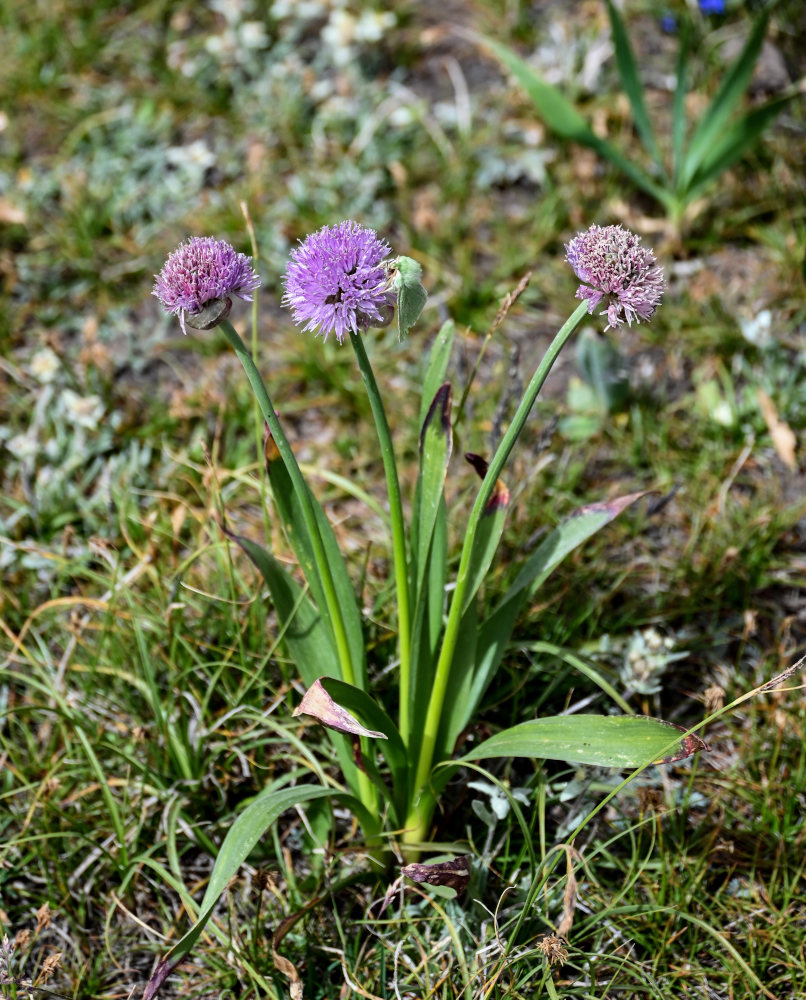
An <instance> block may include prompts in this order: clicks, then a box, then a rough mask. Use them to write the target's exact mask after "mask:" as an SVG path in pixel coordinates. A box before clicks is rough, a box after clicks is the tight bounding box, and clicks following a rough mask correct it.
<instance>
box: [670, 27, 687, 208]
mask: <svg viewBox="0 0 806 1000" xmlns="http://www.w3.org/2000/svg"><path fill="white" fill-rule="evenodd" d="M688 40H689V24H688V21H687V20H685V21H683V23H682V25H681V26H680V48H679V49H678V51H677V76H676V77H675V80H676V82H675V88H674V99H673V101H672V184H673V186H674V189H675V191H677V189H678V185H679V183H680V177H681V172H682V170H683V148H684V146H685V141H686V84H687V83H688Z"/></svg>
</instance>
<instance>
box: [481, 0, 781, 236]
mask: <svg viewBox="0 0 806 1000" xmlns="http://www.w3.org/2000/svg"><path fill="white" fill-rule="evenodd" d="M619 6H621V5H617V4H616V3H614V2H613V0H607V12H608V14H609V17H610V28H611V34H612V38H613V48H614V51H615V62H616V69H617V71H618V74H619V78H620V80H621V90H622V92H623V93H624V94H625V95H626V97H627V99H628V100H629V102H630V109H631V111H632V117H633V122H634V124H635V130H636V132H637V133H638V137H639V139H640V140H641V144H642V145H643V147H644V153H645V157H644V160H645V161H646V165H643V164H642V163H641V162H640V157H639V158H636V157H635V156H634V155H632V154H631V153H630V152H629V151H626V150H624V149H622V148H621V147H619V146H618V145H616V144H615V143H614V142H612V141H611V140H609V139H603V138H602V137H601V136H600V135H599V134H598V133H597V132H595V131H594V130H593V129H592V128H591V126H590V125H589V124H588V122H587V121H586V120H585V118H584V116H583V114H582V113H581V112H580V111H579V110H578V109H577V107H576V106H575V105H574V104H573V103H572V102H571V101H569V100H568V98H566V97H565V96H564V94H563V93H562V91H561V90H560V89H559V88H558V87H555V86H554V85H553V84H551V83H549V82H548V81H547V80H545V79H544V78H543V77H542V76H541V75H540V74H539V73H538V72H537V71H536V70H535V69H534V67H533V66H532V65H531V64H530V63H529V62H527V61H526V60H525V59H522V58H521V57H520V56H519V55H517V54H516V53H515V52H513V51H512V50H511V49H509V48H508V47H507V46H506V45H503V44H502V43H501V42H498V41H496V40H494V39H492V38H485V39H484V40H483V41H484V44H485V46H486V47H487V48H489V49H490V50H491V51H492V52H493V54H494V55H495V56H496V57H497V58H498V59H499V60H500V62H501V63H502V65H503V66H504V67H505V68H506V69H507V70H509V72H510V73H511V74H512V75H513V77H514V78H515V79H516V80H517V81H518V82H519V83H520V85H521V86H522V87H523V89H524V90H525V92H526V93H527V94H528V96H529V98H530V100H531V101H532V104H533V105H534V108H535V110H536V112H537V114H538V115H539V117H540V118H541V120H542V121H543V123H544V124H545V125H546V127H547V128H549V129H550V130H551V131H552V132H554V134H555V135H556V136H558V137H559V138H560V139H565V140H567V141H571V142H575V143H579V144H581V145H583V146H587V147H588V148H589V149H592V150H593V151H594V152H595V153H597V154H598V155H599V156H601V157H603V158H604V159H606V160H608V161H609V162H610V163H611V164H612V166H613V167H615V169H616V170H619V171H620V172H621V173H622V174H623V175H624V176H625V177H627V178H629V180H630V181H631V182H632V183H633V184H634V185H635V186H636V187H638V188H641V190H643V191H644V192H646V193H647V194H648V195H650V197H652V198H654V199H655V200H656V201H657V202H658V203H659V204H660V205H662V206H663V208H664V209H665V211H666V214H667V216H668V218H669V220H670V222H671V223H672V225H673V228H674V229H675V230H676V231H678V232H679V231H680V230H682V228H683V226H684V223H685V221H686V218H687V216H689V215H692V214H693V213H694V212H695V211H697V206H698V204H699V203H700V199H701V198H702V197H703V195H704V194H705V193H706V192H707V190H708V189H709V188H710V187H712V186H713V185H714V184H715V182H716V180H717V178H718V177H719V176H720V175H721V174H723V173H724V172H725V171H726V170H727V169H728V168H729V167H731V166H733V164H734V163H736V162H737V161H738V160H740V159H741V157H743V156H744V155H745V153H747V152H748V151H749V150H751V149H752V148H753V146H755V145H756V144H757V143H758V142H759V140H760V138H761V135H762V133H763V132H764V129H765V128H766V127H767V126H768V125H769V124H770V123H771V122H772V121H773V120H774V119H775V117H776V116H777V115H778V114H780V112H781V111H783V109H784V108H785V107H786V105H787V104H788V103H789V101H791V100H792V99H793V98H795V97H797V96H798V95H799V93H800V88H799V86H798V85H797V84H794V85H792V86H791V87H789V88H788V89H787V90H786V91H785V92H784V93H783V94H779V95H776V96H775V97H773V98H772V99H771V100H769V101H768V102H767V103H766V104H762V105H757V106H754V107H751V108H750V109H748V110H746V111H744V110H740V107H741V104H742V102H743V101H745V103H746V95H747V91H748V89H749V86H750V81H751V79H752V76H753V70H754V68H755V65H756V62H757V60H758V57H759V55H760V53H761V49H762V45H763V43H764V36H765V34H766V32H767V26H768V24H769V20H770V16H771V14H772V11H773V9H774V8H775V6H776V5H775V4H774V3H769V4H759V8H760V9H759V13H758V15H757V17H756V19H755V21H754V23H753V25H752V27H751V28H750V31H749V33H748V35H747V40H746V42H745V45H744V47H743V48H742V51H741V52H740V53H739V55H738V56H737V57H736V59H735V60H734V62H733V63H732V64H731V65H730V66H726V67H725V70H724V72H723V73H722V74H721V79H720V83H719V86H718V87H717V89H716V91H715V93H714V94H713V97H712V98H711V100H710V102H709V103H708V104H707V105H706V106H705V107H704V110H703V111H702V112H701V113H700V114H699V116H698V118H697V120H696V121H693V122H690V121H688V120H687V115H688V111H689V109H690V107H691V106H692V103H693V102H692V101H690V100H688V93H687V91H688V87H689V82H690V79H691V76H692V73H691V64H690V55H691V48H692V46H691V35H692V31H693V30H695V28H694V27H693V26H692V24H691V23H690V22H691V19H690V17H681V30H680V49H679V53H678V57H677V79H676V82H675V87H674V94H673V96H672V98H671V107H670V109H669V110H670V117H671V125H670V126H669V127H668V128H666V129H665V135H663V134H661V133H658V132H656V130H655V129H654V128H653V122H652V116H651V115H650V113H649V109H648V108H647V102H646V99H645V96H644V90H643V87H642V84H641V74H640V72H639V63H638V60H637V59H636V56H635V52H634V51H633V47H632V45H631V43H630V37H629V34H628V32H627V27H626V25H625V23H624V20H623V18H622V15H621V14H620V13H619ZM690 6H691V5H690V4H689V7H690ZM699 6H700V11H701V12H702V14H723V13H724V12H725V4H724V2H721V0H700V5H699ZM697 106H698V107H699V106H700V102H698V103H697ZM661 120H663V121H664V122H665V121H666V117H665V116H664V117H663V118H662V119H661ZM667 136H668V138H669V142H668V143H667V144H666V145H664V139H666V137H667Z"/></svg>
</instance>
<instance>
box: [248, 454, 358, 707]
mask: <svg viewBox="0 0 806 1000" xmlns="http://www.w3.org/2000/svg"><path fill="white" fill-rule="evenodd" d="M266 470H267V472H268V475H269V482H270V483H271V488H272V496H273V498H274V503H275V506H276V508H277V510H278V512H279V514H280V517H281V519H282V522H283V528H284V530H285V534H286V537H287V538H288V541H289V544H290V545H291V547H292V548H293V550H294V554H295V555H296V557H297V559H298V560H299V563H300V566H301V567H302V571H303V573H304V574H305V579H306V580H307V581H308V585H309V586H310V588H311V592H312V593H313V596H314V600H315V602H316V605H317V607H318V608H319V610H320V612H321V614H322V618H323V621H324V623H325V624H326V625H327V627H328V629H329V631H330V632H331V634H333V624H332V622H331V621H330V620H329V618H328V614H327V602H326V601H325V595H324V589H323V586H322V581H321V577H320V575H319V570H318V567H317V566H316V563H315V561H314V558H313V546H312V543H311V539H310V535H309V532H308V528H307V524H306V521H305V518H304V516H303V512H302V504H301V500H300V498H299V497H298V496H297V495H296V492H295V491H294V489H293V487H292V484H291V478H290V476H289V474H288V471H287V469H286V467H285V465H284V463H283V462H282V461H281V460H280V457H279V454H277V452H276V451H275V450H274V448H273V442H272V441H271V439H269V440H268V441H267V446H266ZM308 492H309V496H310V500H311V503H312V505H313V510H314V515H315V520H316V527H317V529H318V531H319V537H320V539H321V543H322V548H323V549H324V553H325V558H326V559H327V562H328V566H329V569H330V574H331V577H332V580H333V588H334V590H335V593H336V600H337V602H338V606H339V611H340V613H341V618H342V622H343V625H344V630H345V633H346V635H347V642H348V645H349V648H350V659H351V662H352V667H353V672H354V675H355V679H356V682H358V683H360V685H361V686H362V687H364V688H366V686H367V666H366V658H365V651H364V637H363V631H362V626H361V616H360V614H359V611H358V605H357V604H356V600H355V592H354V590H353V585H352V583H351V581H350V576H349V574H348V572H347V567H346V566H345V564H344V557H343V556H342V554H341V550H340V549H339V545H338V542H337V541H336V536H335V535H334V534H333V528H332V527H331V525H330V522H329V521H328V519H327V517H326V516H325V512H324V511H323V510H322V507H321V505H320V504H319V502H318V501H317V500H316V498H315V497H314V495H313V493H311V492H310V490H309V491H308ZM334 642H335V638H334Z"/></svg>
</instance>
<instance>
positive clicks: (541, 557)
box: [463, 490, 647, 724]
mask: <svg viewBox="0 0 806 1000" xmlns="http://www.w3.org/2000/svg"><path fill="white" fill-rule="evenodd" d="M646 493H647V491H646V490H644V491H641V492H640V493H630V494H627V495H626V496H623V497H617V498H616V499H614V500H606V501H604V502H603V503H595V504H588V505H587V506H585V507H581V508H580V509H579V510H578V511H576V513H574V514H572V515H571V517H569V518H568V519H567V520H566V521H564V522H563V523H562V524H560V525H558V527H556V528H555V529H554V531H552V532H551V534H549V535H548V536H547V537H546V538H545V539H544V540H543V542H542V543H541V544H540V545H539V546H538V547H537V549H535V551H534V552H533V553H532V555H531V556H529V558H528V559H527V560H526V562H525V563H524V565H523V566H522V567H521V570H520V572H519V573H518V575H517V576H516V577H515V580H514V581H513V583H512V586H511V587H510V588H509V590H508V591H507V594H506V596H505V597H504V598H503V600H502V601H501V602H500V603H499V604H498V606H497V607H496V608H495V609H494V610H493V612H492V613H491V614H489V615H488V616H487V618H486V619H485V620H484V622H483V623H482V625H481V628H480V629H479V637H478V646H477V652H476V664H475V670H474V674H473V685H472V687H471V690H470V692H469V694H468V697H467V699H466V701H465V707H466V713H467V719H469V718H470V717H471V716H472V715H473V713H474V712H475V711H476V709H477V707H478V705H479V703H480V702H481V699H482V698H483V696H484V692H485V691H486V690H487V687H488V686H489V684H490V682H491V681H492V679H493V677H494V676H495V672H496V670H497V669H498V667H499V665H500V663H501V659H502V657H503V655H504V652H505V650H506V647H507V645H508V643H509V640H510V637H511V635H512V630H513V628H514V627H515V622H516V621H517V619H518V615H519V614H520V612H521V609H522V608H523V605H524V603H525V602H526V600H527V599H528V598H529V597H530V595H532V594H534V593H535V591H536V590H537V589H538V588H539V587H540V585H541V584H542V583H543V582H544V581H545V580H546V578H547V577H548V576H549V574H550V573H552V572H553V571H554V570H555V569H556V568H557V566H559V564H560V563H561V562H562V561H563V559H565V558H566V556H568V555H570V553H571V552H573V551H574V549H576V548H577V547H578V546H580V545H581V544H582V543H583V542H585V541H587V540H588V539H589V538H591V537H592V536H593V535H595V534H596V532H597V531H600V530H601V529H602V528H604V527H605V525H607V524H609V523H610V522H611V521H612V520H613V519H614V518H616V517H618V516H619V514H621V513H622V512H623V511H625V510H626V509H627V508H628V507H630V506H631V505H632V504H634V503H635V502H636V501H637V500H639V499H640V498H641V497H643V496H646ZM463 724H466V722H465V723H463Z"/></svg>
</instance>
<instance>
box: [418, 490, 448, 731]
mask: <svg viewBox="0 0 806 1000" xmlns="http://www.w3.org/2000/svg"><path fill="white" fill-rule="evenodd" d="M447 575H448V512H447V507H446V505H445V497H444V495H443V497H442V499H441V500H440V504H439V508H438V510H437V516H436V520H435V522H434V529H433V533H432V536H431V548H430V549H429V552H428V560H427V572H426V576H425V579H424V581H423V586H422V588H421V590H420V594H419V597H418V600H417V604H416V610H415V616H414V622H413V625H412V642H411V667H412V681H411V686H410V690H411V712H410V717H411V725H412V734H411V739H410V744H411V745H412V746H418V745H419V742H418V741H419V736H418V734H419V733H420V732H421V731H422V727H423V722H424V721H425V716H426V712H427V711H428V699H429V697H430V695H431V688H432V686H433V682H434V667H435V665H436V659H437V652H438V649H439V641H440V638H441V636H442V622H443V616H444V613H445V584H446V581H447Z"/></svg>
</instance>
